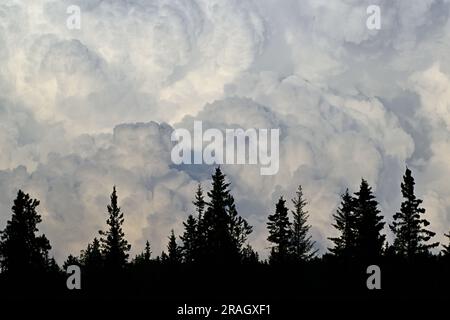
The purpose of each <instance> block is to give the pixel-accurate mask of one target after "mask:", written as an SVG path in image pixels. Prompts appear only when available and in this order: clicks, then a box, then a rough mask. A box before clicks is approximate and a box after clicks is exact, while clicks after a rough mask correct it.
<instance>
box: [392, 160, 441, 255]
mask: <svg viewBox="0 0 450 320" xmlns="http://www.w3.org/2000/svg"><path fill="white" fill-rule="evenodd" d="M414 185H415V182H414V178H413V176H412V175H411V170H409V169H408V168H406V171H405V175H404V176H403V182H402V183H401V190H402V195H403V198H404V199H405V200H404V201H403V202H402V205H401V208H400V212H397V213H396V214H395V215H394V222H393V223H392V224H391V225H390V226H389V227H390V229H391V230H392V232H393V233H394V236H395V239H394V244H393V250H394V252H395V253H396V254H397V255H399V256H403V257H406V258H413V257H415V256H418V255H424V254H429V250H430V249H431V248H434V247H437V246H438V245H439V243H437V242H436V243H431V244H427V243H426V242H428V241H429V240H430V239H431V238H432V237H434V235H435V233H434V232H431V231H429V230H427V229H425V227H427V226H428V225H429V224H430V223H429V222H428V221H427V220H426V219H423V218H421V215H423V214H424V213H425V209H424V208H421V207H420V205H421V203H422V200H421V199H418V198H416V195H415V194H414Z"/></svg>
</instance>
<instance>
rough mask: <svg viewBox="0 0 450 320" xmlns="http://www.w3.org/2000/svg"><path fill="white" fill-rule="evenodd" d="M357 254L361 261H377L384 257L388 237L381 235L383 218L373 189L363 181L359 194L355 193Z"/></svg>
mask: <svg viewBox="0 0 450 320" xmlns="http://www.w3.org/2000/svg"><path fill="white" fill-rule="evenodd" d="M355 196H356V197H355V216H356V253H357V256H358V257H359V258H360V260H361V261H364V262H368V260H371V261H373V260H375V259H377V258H379V257H380V256H381V255H382V252H383V246H384V241H385V238H386V236H385V235H382V234H381V231H382V230H383V227H384V222H383V217H382V216H381V215H380V210H379V209H378V202H377V201H376V199H375V196H374V195H373V193H372V188H371V187H370V186H369V184H368V183H367V181H366V180H364V179H362V180H361V185H360V189H359V192H356V193H355Z"/></svg>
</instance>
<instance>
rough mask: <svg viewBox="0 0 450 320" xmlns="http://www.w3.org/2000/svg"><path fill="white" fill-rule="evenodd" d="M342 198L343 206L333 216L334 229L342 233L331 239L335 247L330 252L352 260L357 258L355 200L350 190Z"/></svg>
mask: <svg viewBox="0 0 450 320" xmlns="http://www.w3.org/2000/svg"><path fill="white" fill-rule="evenodd" d="M341 198H342V201H341V206H340V207H339V208H338V209H337V211H336V213H335V214H333V218H334V220H335V222H334V224H333V227H334V228H336V229H337V230H338V231H339V232H340V236H339V237H337V238H329V239H330V240H331V241H333V242H334V247H333V248H330V249H329V250H330V252H331V253H333V254H334V255H335V256H337V257H340V258H344V259H350V258H353V257H355V248H356V216H355V208H354V206H355V199H354V198H353V197H352V196H351V195H350V194H349V192H348V189H347V190H346V191H345V193H344V194H343V195H342V196H341Z"/></svg>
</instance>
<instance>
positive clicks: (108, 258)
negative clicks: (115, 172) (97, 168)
mask: <svg viewBox="0 0 450 320" xmlns="http://www.w3.org/2000/svg"><path fill="white" fill-rule="evenodd" d="M107 208H108V213H109V217H108V220H107V222H106V223H107V224H108V226H109V229H108V230H107V231H99V233H100V235H102V236H103V237H102V238H101V243H102V252H103V255H104V258H105V266H106V267H107V268H110V269H114V270H117V269H121V268H123V267H124V266H125V265H126V263H127V261H128V252H129V251H130V248H131V246H130V245H129V244H128V241H127V240H126V239H125V233H124V232H123V230H122V225H123V222H124V218H123V213H122V212H121V210H120V207H118V203H117V193H116V187H115V186H114V188H113V192H112V194H111V204H110V205H108V207H107Z"/></svg>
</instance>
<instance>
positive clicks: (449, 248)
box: [442, 231, 450, 258]
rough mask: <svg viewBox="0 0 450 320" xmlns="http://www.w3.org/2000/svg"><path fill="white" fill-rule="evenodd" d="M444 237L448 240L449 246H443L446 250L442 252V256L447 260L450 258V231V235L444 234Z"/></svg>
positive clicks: (449, 233)
mask: <svg viewBox="0 0 450 320" xmlns="http://www.w3.org/2000/svg"><path fill="white" fill-rule="evenodd" d="M444 236H446V237H447V238H448V244H447V245H443V247H444V250H442V255H443V256H444V257H446V258H450V231H449V232H448V234H444Z"/></svg>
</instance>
